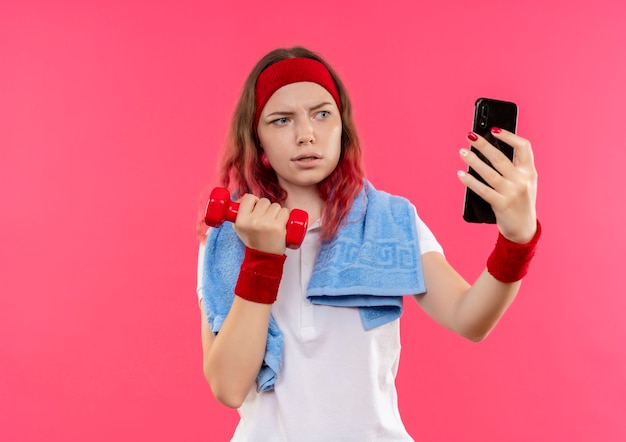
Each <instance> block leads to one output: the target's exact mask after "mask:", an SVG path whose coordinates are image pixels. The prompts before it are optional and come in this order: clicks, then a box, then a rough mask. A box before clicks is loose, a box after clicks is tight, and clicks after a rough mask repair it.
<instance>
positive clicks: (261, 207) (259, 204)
mask: <svg viewBox="0 0 626 442" xmlns="http://www.w3.org/2000/svg"><path fill="white" fill-rule="evenodd" d="M271 204H272V203H270V200H268V199H267V198H259V199H257V201H256V204H255V205H254V210H253V213H254V214H256V215H260V216H263V215H265V214H266V213H267V210H268V209H269V207H270V205H271Z"/></svg>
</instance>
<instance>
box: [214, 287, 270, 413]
mask: <svg viewBox="0 0 626 442" xmlns="http://www.w3.org/2000/svg"><path fill="white" fill-rule="evenodd" d="M270 310H271V304H260V303H256V302H251V301H246V300H245V299H242V298H240V297H238V296H235V300H234V301H233V305H232V307H231V309H230V312H229V313H228V316H227V317H226V319H225V320H224V323H223V324H222V327H221V329H220V331H219V333H218V334H217V336H215V337H214V338H213V339H212V343H211V345H210V347H209V348H208V349H206V350H207V351H206V352H205V355H204V374H205V376H206V379H207V381H208V382H209V385H210V386H211V390H212V391H213V394H214V396H215V397H216V398H217V399H218V401H220V402H221V403H223V404H224V405H227V406H229V407H232V408H237V407H239V406H240V405H241V403H242V402H243V400H244V399H245V397H246V395H247V394H248V392H249V391H250V389H251V388H252V387H253V385H254V383H255V380H256V377H257V375H258V373H259V370H260V368H261V364H262V363H263V357H264V355H265V347H266V342H267V330H268V324H269V319H270Z"/></svg>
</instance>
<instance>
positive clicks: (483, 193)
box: [457, 170, 502, 206]
mask: <svg viewBox="0 0 626 442" xmlns="http://www.w3.org/2000/svg"><path fill="white" fill-rule="evenodd" d="M457 176H458V177H459V180H461V182H462V183H463V184H465V186H467V187H468V188H469V189H471V190H473V191H474V192H475V193H476V194H477V195H478V196H479V197H481V198H482V199H484V200H485V201H487V202H488V203H489V204H491V205H492V206H493V205H494V204H496V203H497V202H498V200H499V199H500V198H502V195H500V194H499V193H498V192H497V191H496V190H494V189H492V188H491V187H489V186H488V185H487V184H485V183H483V182H481V181H479V180H478V179H476V178H475V177H473V176H472V175H470V174H469V173H467V172H464V171H462V170H459V171H458V172H457Z"/></svg>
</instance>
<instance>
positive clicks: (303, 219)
mask: <svg viewBox="0 0 626 442" xmlns="http://www.w3.org/2000/svg"><path fill="white" fill-rule="evenodd" d="M238 212H239V203H236V202H234V201H231V200H230V193H229V192H228V189H225V188H224V187H216V188H215V189H213V191H212V192H211V195H210V196H209V203H208V204H207V207H206V215H205V217H204V222H205V223H206V224H207V225H208V226H211V227H219V226H221V225H222V223H223V222H224V221H230V222H231V223H234V222H235V220H236V219H237V213H238ZM308 224H309V215H308V214H307V213H306V212H305V211H304V210H300V209H293V210H292V211H291V212H290V213H289V220H288V221H287V235H286V236H285V243H286V245H287V247H289V248H290V249H297V248H298V247H300V245H301V244H302V241H303V240H304V235H305V234H306V229H307V226H308Z"/></svg>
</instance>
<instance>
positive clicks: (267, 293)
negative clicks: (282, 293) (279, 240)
mask: <svg viewBox="0 0 626 442" xmlns="http://www.w3.org/2000/svg"><path fill="white" fill-rule="evenodd" d="M285 259H287V255H276V254H274V253H265V252H261V251H259V250H255V249H250V248H248V247H246V250H245V254H244V257H243V262H242V263H241V268H240V270H239V278H238V279H237V284H236V285H235V295H237V296H239V297H240V298H243V299H246V300H248V301H252V302H258V303H261V304H273V303H274V302H275V301H276V297H277V296H278V286H279V285H280V280H281V278H282V276H283V264H284V263H285Z"/></svg>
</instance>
